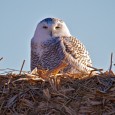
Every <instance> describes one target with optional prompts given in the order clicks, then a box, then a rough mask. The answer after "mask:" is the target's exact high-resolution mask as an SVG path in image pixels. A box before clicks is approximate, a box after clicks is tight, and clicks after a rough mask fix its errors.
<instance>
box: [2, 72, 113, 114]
mask: <svg viewBox="0 0 115 115" xmlns="http://www.w3.org/2000/svg"><path fill="white" fill-rule="evenodd" d="M49 73H50V72H48V74H46V73H45V72H44V71H43V70H41V71H39V72H38V75H34V74H32V73H30V74H28V73H20V74H13V73H8V74H5V75H2V74H1V75H0V115H114V114H115V74H114V73H113V72H112V71H109V72H105V73H102V72H101V73H100V74H98V75H94V76H86V75H82V76H80V75H73V76H72V75H68V74H58V75H56V74H55V75H51V74H49ZM47 76H48V77H47ZM46 77H47V79H45V78H46Z"/></svg>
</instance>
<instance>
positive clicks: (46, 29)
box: [33, 18, 71, 41]
mask: <svg viewBox="0 0 115 115" xmlns="http://www.w3.org/2000/svg"><path fill="white" fill-rule="evenodd" d="M60 36H67V37H69V36H71V34H70V32H69V29H68V28H67V26H66V24H65V23H64V21H62V20H60V19H57V18H46V19H44V20H42V21H41V22H40V23H39V24H38V26H37V28H36V31H35V34H34V38H33V39H36V40H38V41H45V40H47V39H50V38H53V37H60Z"/></svg>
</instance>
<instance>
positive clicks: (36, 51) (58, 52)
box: [31, 18, 92, 74]
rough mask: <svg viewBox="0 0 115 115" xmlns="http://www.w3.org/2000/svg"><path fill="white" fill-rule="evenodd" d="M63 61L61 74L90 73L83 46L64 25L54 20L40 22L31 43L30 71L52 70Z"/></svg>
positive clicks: (47, 19) (88, 60)
mask: <svg viewBox="0 0 115 115" xmlns="http://www.w3.org/2000/svg"><path fill="white" fill-rule="evenodd" d="M64 59H65V62H66V63H67V67H66V68H65V69H64V70H63V72H68V73H72V74H74V73H78V72H83V73H90V71H91V68H89V67H88V65H89V66H92V62H91V59H90V57H89V54H88V51H87V50H86V49H85V46H84V45H83V44H82V43H81V42H80V41H79V40H78V39H77V38H75V37H73V36H71V34H70V32H69V30H68V28H67V26H66V24H65V23H64V22H63V21H62V20H60V19H56V18H46V19H44V20H42V21H41V22H40V23H39V24H38V26H37V29H36V31H35V35H34V37H33V38H32V41H31V70H33V69H34V68H36V67H37V68H38V69H40V68H44V69H48V70H53V69H55V68H56V67H57V66H59V65H60V64H61V62H62V60H64Z"/></svg>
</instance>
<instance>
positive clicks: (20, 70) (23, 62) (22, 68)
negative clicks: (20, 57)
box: [19, 60, 25, 74]
mask: <svg viewBox="0 0 115 115" xmlns="http://www.w3.org/2000/svg"><path fill="white" fill-rule="evenodd" d="M24 63H25V60H24V61H23V63H22V66H21V69H20V73H19V74H21V72H22V69H23V67H24Z"/></svg>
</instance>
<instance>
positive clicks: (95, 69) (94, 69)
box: [88, 65, 103, 73]
mask: <svg viewBox="0 0 115 115" xmlns="http://www.w3.org/2000/svg"><path fill="white" fill-rule="evenodd" d="M88 67H90V68H92V69H93V70H92V71H99V72H100V73H102V72H101V71H103V69H97V68H95V67H92V66H89V65H88Z"/></svg>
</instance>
